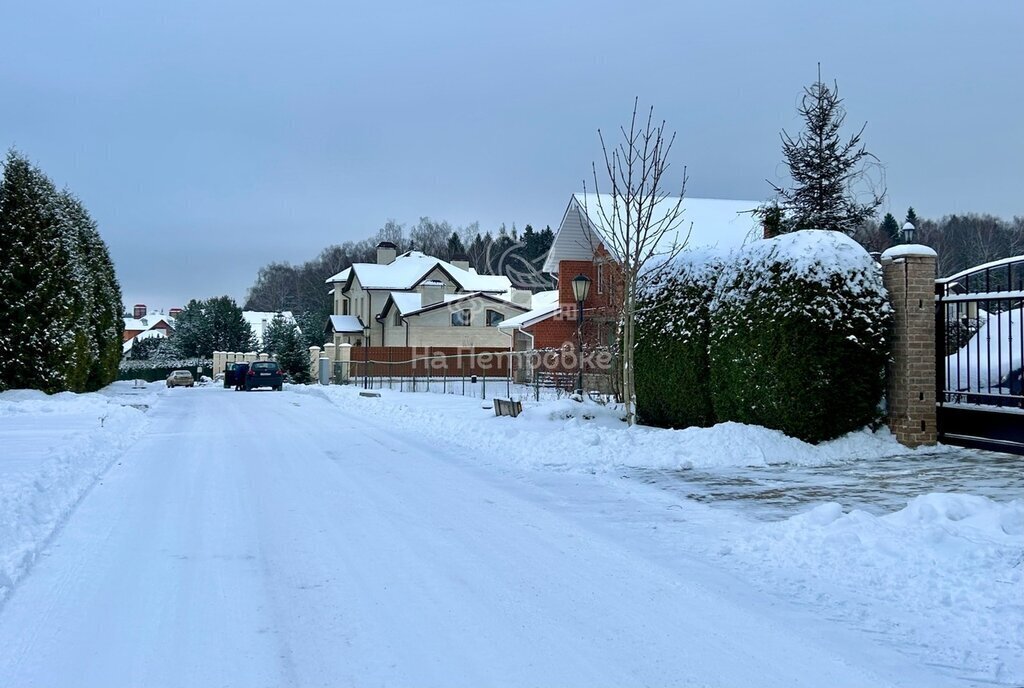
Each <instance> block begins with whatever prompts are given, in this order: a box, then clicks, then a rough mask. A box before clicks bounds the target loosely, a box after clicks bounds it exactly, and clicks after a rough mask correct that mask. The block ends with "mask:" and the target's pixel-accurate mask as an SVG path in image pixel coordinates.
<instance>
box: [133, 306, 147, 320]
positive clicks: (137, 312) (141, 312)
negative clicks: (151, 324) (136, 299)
mask: <svg viewBox="0 0 1024 688" xmlns="http://www.w3.org/2000/svg"><path fill="white" fill-rule="evenodd" d="M132 317H133V318H135V319H136V320H138V319H139V318H145V317H146V304H144V303H137V304H135V308H133V309H132Z"/></svg>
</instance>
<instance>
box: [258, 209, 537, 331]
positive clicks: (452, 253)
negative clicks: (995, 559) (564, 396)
mask: <svg viewBox="0 0 1024 688" xmlns="http://www.w3.org/2000/svg"><path fill="white" fill-rule="evenodd" d="M553 240H554V232H552V231H551V228H550V227H545V228H544V229H543V230H541V231H536V230H534V229H533V227H532V226H530V225H526V227H525V228H524V229H523V230H522V232H520V231H519V230H517V229H516V226H515V225H514V224H513V225H512V228H511V229H509V228H507V227H506V226H505V225H504V224H503V225H502V226H501V227H500V228H499V229H498V231H497V233H496V234H492V233H491V232H481V231H480V226H479V224H478V223H476V222H474V223H473V224H470V225H467V226H465V227H456V226H453V225H451V224H450V223H448V222H445V221H441V222H437V221H434V220H432V219H430V218H429V217H422V218H420V221H419V222H418V223H416V224H415V225H414V226H413V227H411V228H410V229H409V230H408V231H406V228H405V225H402V224H399V223H398V222H395V221H394V220H388V221H387V222H386V223H385V224H384V226H383V227H381V228H380V229H379V230H378V231H377V233H376V234H375V235H374V236H372V237H370V238H367V239H363V240H362V241H346V242H345V243H343V244H335V245H333V246H328V247H327V248H325V249H324V250H323V251H321V252H320V255H318V256H317V257H316V258H313V259H312V260H309V261H307V262H305V263H303V264H302V265H291V264H290V263H277V262H275V263H270V264H269V265H266V266H264V267H262V268H260V271H259V273H258V274H257V276H256V282H255V283H254V284H253V285H252V287H250V288H249V292H248V295H247V297H246V301H245V310H254V311H292V312H293V313H295V314H296V315H298V314H302V315H303V319H304V320H306V319H307V318H308V320H307V322H313V321H321V322H326V320H327V316H328V315H330V314H331V312H332V311H331V309H332V305H333V304H332V300H331V297H330V295H329V294H328V293H327V292H328V290H329V287H328V286H327V285H326V284H325V283H324V282H325V280H327V278H329V277H330V276H331V275H334V274H337V273H339V272H341V271H342V270H344V269H345V268H347V267H349V266H350V265H352V264H353V263H374V262H376V260H377V244H379V243H380V242H382V241H390V242H391V243H393V244H395V245H396V246H397V247H398V252H399V253H404V252H405V251H410V250H416V251H422V252H423V253H426V254H427V255H430V256H436V257H438V258H441V259H443V260H447V261H452V260H457V259H459V258H465V259H467V260H469V264H470V266H471V267H474V268H476V270H477V272H479V273H481V274H485V275H505V276H507V277H508V278H509V279H510V280H511V281H512V284H513V285H514V286H516V287H520V288H523V289H531V290H533V291H539V290H542V289H550V288H552V287H553V282H552V280H551V278H550V277H548V276H547V275H543V274H542V273H541V271H540V267H541V265H542V264H543V262H544V258H545V257H546V256H547V253H548V249H549V248H550V247H551V242H552V241H553Z"/></svg>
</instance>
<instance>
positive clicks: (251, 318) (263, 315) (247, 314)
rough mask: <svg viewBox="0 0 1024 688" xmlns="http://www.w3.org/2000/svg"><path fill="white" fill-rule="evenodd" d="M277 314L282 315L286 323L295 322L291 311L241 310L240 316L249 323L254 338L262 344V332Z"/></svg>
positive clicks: (291, 323)
mask: <svg viewBox="0 0 1024 688" xmlns="http://www.w3.org/2000/svg"><path fill="white" fill-rule="evenodd" d="M278 315H280V316H281V317H283V318H284V321H285V322H286V323H288V324H290V325H294V324H295V316H293V315H292V312H291V311H242V318H244V319H245V322H247V323H249V327H251V328H252V333H253V334H254V335H256V339H258V340H259V342H260V344H261V345H262V344H263V334H264V333H265V332H266V329H267V328H268V327H269V326H270V323H272V322H274V318H276V317H277V316H278Z"/></svg>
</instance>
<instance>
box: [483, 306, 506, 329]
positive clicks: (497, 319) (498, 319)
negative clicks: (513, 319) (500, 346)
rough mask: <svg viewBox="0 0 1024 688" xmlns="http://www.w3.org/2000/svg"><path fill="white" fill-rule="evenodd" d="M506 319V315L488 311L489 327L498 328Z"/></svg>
mask: <svg viewBox="0 0 1024 688" xmlns="http://www.w3.org/2000/svg"><path fill="white" fill-rule="evenodd" d="M504 319H505V315H504V313H499V312H498V311H493V310H491V309H490V308H488V309H487V327H497V326H498V325H500V324H501V323H502V321H503V320H504Z"/></svg>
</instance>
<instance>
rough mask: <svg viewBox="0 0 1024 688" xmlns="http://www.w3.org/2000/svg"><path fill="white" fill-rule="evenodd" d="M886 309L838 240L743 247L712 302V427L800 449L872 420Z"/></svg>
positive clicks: (860, 259) (862, 263) (786, 239)
mask: <svg viewBox="0 0 1024 688" xmlns="http://www.w3.org/2000/svg"><path fill="white" fill-rule="evenodd" d="M890 318H891V309H890V307H889V304H888V302H887V300H886V294H885V289H884V287H883V286H882V279H881V271H880V269H879V267H878V266H877V264H876V263H875V262H874V260H872V258H871V257H870V256H869V255H868V254H867V252H866V251H865V250H864V249H863V248H862V247H861V246H860V245H858V244H857V243H856V242H854V241H853V240H852V239H850V238H849V237H847V236H845V235H843V234H840V233H838V232H828V231H822V230H804V231H799V232H793V233H790V234H784V235H782V236H780V237H777V238H775V239H770V240H763V241H757V242H754V243H753V244H750V245H749V246H747V247H745V248H744V249H743V250H742V251H741V252H740V253H739V254H738V255H737V256H736V257H735V259H734V260H732V261H730V262H729V264H727V266H726V268H725V270H724V271H723V272H722V274H721V276H720V278H719V280H718V284H717V287H716V289H715V294H714V298H713V300H712V303H711V336H710V348H709V353H710V361H711V394H712V399H713V403H714V409H715V414H716V416H717V418H718V420H720V421H737V422H741V423H750V424H755V425H763V426H765V427H769V428H776V429H778V430H781V431H783V432H785V433H786V434H787V435H790V436H793V437H799V438H800V439H803V440H806V441H809V442H820V441H822V440H827V439H831V438H834V437H839V436H840V435H843V434H845V433H847V432H850V431H852V430H855V429H857V428H860V427H863V426H864V425H866V424H868V423H870V422H871V421H873V420H874V419H875V418H876V417H877V409H878V402H879V400H880V399H881V397H882V392H883V389H884V372H883V371H884V366H885V362H886V360H887V358H888V355H889V342H888V338H887V333H888V329H889V322H890Z"/></svg>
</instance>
